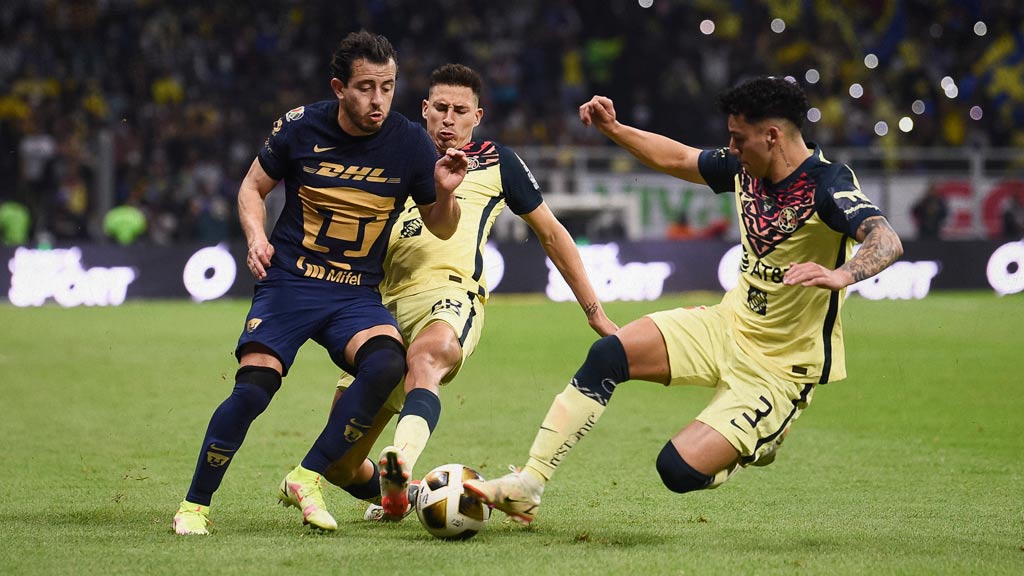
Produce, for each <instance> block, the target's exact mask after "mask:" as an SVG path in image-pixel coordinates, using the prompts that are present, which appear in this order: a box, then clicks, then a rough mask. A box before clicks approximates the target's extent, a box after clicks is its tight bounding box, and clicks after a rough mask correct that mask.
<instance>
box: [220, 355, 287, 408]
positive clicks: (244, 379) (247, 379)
mask: <svg viewBox="0 0 1024 576" xmlns="http://www.w3.org/2000/svg"><path fill="white" fill-rule="evenodd" d="M280 389H281V375H280V374H279V373H278V372H277V370H274V369H273V368H267V367H264V366H242V367H241V368H239V369H238V371H237V372H235V389H234V390H233V391H232V392H231V395H232V396H234V397H236V398H237V399H238V400H239V401H240V402H241V403H242V405H243V406H244V407H245V411H246V412H248V413H249V414H251V415H252V416H253V417H255V416H258V415H260V414H262V413H263V411H264V410H266V409H267V406H269V405H270V400H271V399H273V397H274V394H276V393H277V391H278V390H280Z"/></svg>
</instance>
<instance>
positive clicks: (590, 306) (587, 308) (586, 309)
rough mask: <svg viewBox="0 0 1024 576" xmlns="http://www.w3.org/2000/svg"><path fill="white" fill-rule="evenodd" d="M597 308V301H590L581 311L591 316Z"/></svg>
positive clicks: (595, 312)
mask: <svg viewBox="0 0 1024 576" xmlns="http://www.w3.org/2000/svg"><path fill="white" fill-rule="evenodd" d="M597 310H598V306H597V302H592V303H590V304H588V305H586V306H584V307H583V311H584V312H585V313H586V314H587V318H593V316H594V314H597Z"/></svg>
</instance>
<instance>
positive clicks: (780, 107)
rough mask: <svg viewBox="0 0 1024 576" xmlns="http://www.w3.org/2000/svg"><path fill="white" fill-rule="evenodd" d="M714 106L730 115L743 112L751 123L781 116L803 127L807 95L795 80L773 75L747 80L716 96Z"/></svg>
mask: <svg viewBox="0 0 1024 576" xmlns="http://www.w3.org/2000/svg"><path fill="white" fill-rule="evenodd" d="M718 106H719V108H721V110H722V112H725V113H726V114H729V115H730V116H743V118H744V119H746V121H747V122H751V123H755V122H760V121H761V120H765V119H767V118H782V119H784V120H789V121H790V122H792V123H793V124H795V125H796V127H797V129H800V128H803V125H804V119H805V118H806V117H807V109H808V108H810V105H809V104H808V103H807V95H806V94H804V91H803V89H802V88H800V86H799V85H798V84H797V83H796V82H791V81H789V80H786V79H785V78H778V77H774V76H762V77H760V78H754V79H753V80H748V81H746V82H743V83H742V84H740V85H738V86H735V87H733V88H730V89H729V90H726V91H725V92H723V93H722V94H720V95H719V96H718Z"/></svg>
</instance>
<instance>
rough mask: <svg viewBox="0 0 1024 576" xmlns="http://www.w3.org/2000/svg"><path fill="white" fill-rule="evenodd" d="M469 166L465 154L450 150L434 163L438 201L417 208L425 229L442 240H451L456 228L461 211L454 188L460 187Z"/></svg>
mask: <svg viewBox="0 0 1024 576" xmlns="http://www.w3.org/2000/svg"><path fill="white" fill-rule="evenodd" d="M468 167H469V162H468V161H467V159H466V153H465V152H463V151H462V150H456V149H454V148H449V149H448V151H447V152H445V154H444V156H441V157H440V158H438V159H437V163H436V164H434V189H435V190H436V191H437V201H435V202H434V203H433V204H427V205H418V206H417V207H418V208H419V209H420V216H422V217H423V224H424V225H425V226H426V227H427V230H430V233H431V234H433V235H434V236H437V237H438V238H440V239H441V240H447V239H449V238H451V237H452V235H453V234H455V230H456V229H457V228H458V227H459V219H460V217H461V216H462V209H461V208H459V203H458V201H457V200H456V199H455V189H456V188H458V186H459V184H462V179H463V178H465V177H466V169H467V168H468Z"/></svg>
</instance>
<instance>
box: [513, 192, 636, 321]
mask: <svg viewBox="0 0 1024 576" xmlns="http://www.w3.org/2000/svg"><path fill="white" fill-rule="evenodd" d="M523 220H525V221H526V223H527V224H529V225H530V228H532V229H533V232H534V233H535V234H536V235H537V238H539V239H540V242H541V245H542V246H543V247H544V252H546V253H547V255H548V258H550V259H551V261H552V262H554V264H555V268H558V271H559V272H560V273H561V274H562V278H565V283H566V284H568V285H569V288H571V289H572V293H573V294H574V295H575V296H576V301H577V302H579V303H580V306H582V307H583V312H585V313H586V315H587V322H588V323H589V324H590V327H591V328H593V329H594V331H595V332H597V333H598V334H600V335H601V336H609V335H611V334H614V333H615V332H616V331H617V330H618V329H619V327H618V326H616V325H615V323H614V322H612V321H611V320H610V319H609V318H608V316H607V315H606V314H605V313H604V308H603V307H601V301H600V300H598V299H597V293H596V292H594V287H593V286H591V284H590V279H589V278H588V277H587V271H586V270H585V269H584V268H583V260H582V259H581V258H580V252H579V250H578V249H577V248H576V243H575V242H574V241H573V239H572V236H570V235H569V231H568V230H566V229H565V226H562V223H561V222H559V221H558V219H557V218H555V215H554V214H553V213H552V212H551V209H550V208H548V205H547V204H545V203H543V202H542V203H541V205H540V206H538V207H537V208H536V209H534V210H533V212H530V213H529V214H524V215H523Z"/></svg>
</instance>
